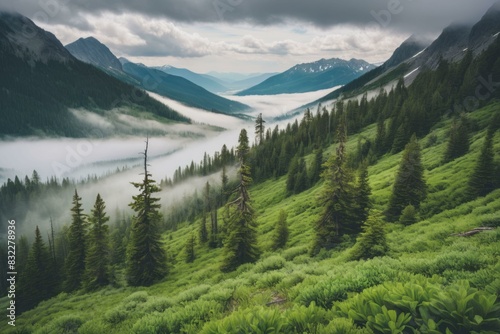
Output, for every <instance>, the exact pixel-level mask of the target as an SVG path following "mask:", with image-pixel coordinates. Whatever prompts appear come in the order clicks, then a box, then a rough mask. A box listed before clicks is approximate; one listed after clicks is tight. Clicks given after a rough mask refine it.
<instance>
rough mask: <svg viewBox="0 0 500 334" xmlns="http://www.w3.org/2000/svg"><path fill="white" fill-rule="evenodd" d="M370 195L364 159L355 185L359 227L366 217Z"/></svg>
mask: <svg viewBox="0 0 500 334" xmlns="http://www.w3.org/2000/svg"><path fill="white" fill-rule="evenodd" d="M370 195H371V188H370V184H369V183H368V163H367V162H366V161H365V162H363V163H362V164H361V169H360V172H359V178H358V184H357V186H356V200H355V203H356V205H357V210H356V214H357V217H356V219H357V223H358V224H359V225H356V226H359V227H361V224H363V223H364V222H365V221H366V220H367V219H368V214H369V212H370V209H371V201H370ZM358 232H359V230H358Z"/></svg>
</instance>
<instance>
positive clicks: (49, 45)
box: [0, 11, 74, 64]
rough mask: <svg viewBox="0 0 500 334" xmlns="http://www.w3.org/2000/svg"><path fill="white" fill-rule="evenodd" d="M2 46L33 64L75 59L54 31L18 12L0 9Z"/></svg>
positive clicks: (64, 61)
mask: <svg viewBox="0 0 500 334" xmlns="http://www.w3.org/2000/svg"><path fill="white" fill-rule="evenodd" d="M0 46H2V47H3V48H5V49H6V50H9V51H10V52H12V53H13V54H15V55H16V56H17V57H19V58H23V59H25V60H27V61H28V62H30V63H32V64H33V63H34V62H37V61H40V62H42V63H47V62H49V61H57V62H62V63H66V62H69V61H72V60H73V59H74V58H73V57H72V56H71V54H70V53H69V52H68V51H67V50H66V49H65V48H64V46H63V45H62V44H61V42H59V40H58V39H57V38H56V37H55V36H54V35H53V34H52V33H50V32H48V31H45V30H43V29H41V28H39V27H38V26H36V25H35V24H34V23H33V21H31V20H30V19H28V18H27V17H25V16H22V15H21V14H19V13H16V12H7V11H0Z"/></svg>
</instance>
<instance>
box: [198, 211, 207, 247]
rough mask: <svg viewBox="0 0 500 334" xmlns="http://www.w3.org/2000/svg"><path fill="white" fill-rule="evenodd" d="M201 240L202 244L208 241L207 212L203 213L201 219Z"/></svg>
mask: <svg viewBox="0 0 500 334" xmlns="http://www.w3.org/2000/svg"><path fill="white" fill-rule="evenodd" d="M198 232H199V240H200V244H204V243H206V242H207V241H208V231H207V216H206V214H205V213H203V214H202V216H201V220H200V228H199V231H198Z"/></svg>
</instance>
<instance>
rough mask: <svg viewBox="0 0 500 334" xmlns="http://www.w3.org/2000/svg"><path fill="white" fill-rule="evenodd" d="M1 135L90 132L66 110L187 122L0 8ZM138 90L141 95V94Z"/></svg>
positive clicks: (24, 19) (32, 25) (25, 21)
mask: <svg viewBox="0 0 500 334" xmlns="http://www.w3.org/2000/svg"><path fill="white" fill-rule="evenodd" d="M0 64H2V65H1V66H2V75H1V76H0V117H1V119H2V122H0V136H5V135H15V136H25V135H35V134H40V135H41V134H48V135H57V136H70V137H79V136H86V135H89V134H91V133H92V132H93V130H94V129H93V127H92V126H90V125H89V124H86V123H85V124H83V123H82V121H81V120H79V119H78V118H76V117H75V115H74V114H73V113H71V112H70V111H69V109H70V108H84V109H86V110H89V111H93V112H97V113H102V112H103V111H106V110H110V109H112V108H116V107H130V108H132V109H134V110H136V111H139V112H142V111H145V112H150V113H153V114H156V115H158V116H161V117H163V118H165V119H169V120H175V121H182V122H188V121H189V120H188V119H186V118H184V117H183V116H181V115H179V114H177V113H176V112H175V111H173V110H171V109H169V108H167V107H165V106H164V105H162V104H161V103H159V102H157V101H156V100H153V99H152V98H150V97H149V96H147V95H142V96H141V98H140V99H138V98H137V96H138V93H139V92H138V91H137V89H136V88H134V87H132V86H130V85H128V84H125V83H123V82H121V81H119V80H117V79H115V78H113V77H111V76H109V75H107V74H106V73H104V72H102V71H100V70H99V69H97V68H95V67H93V66H91V65H88V64H85V63H83V62H81V61H79V60H77V59H76V58H74V57H73V56H72V55H71V54H70V53H69V52H68V50H66V49H65V48H64V47H63V45H62V44H61V43H60V42H59V41H58V40H57V38H55V36H54V35H53V34H51V33H49V32H46V31H45V30H43V29H41V28H39V27H37V26H36V25H35V24H34V23H33V22H32V21H31V20H29V19H27V18H26V17H24V16H22V15H20V14H16V13H7V12H0ZM142 94H143V93H142Z"/></svg>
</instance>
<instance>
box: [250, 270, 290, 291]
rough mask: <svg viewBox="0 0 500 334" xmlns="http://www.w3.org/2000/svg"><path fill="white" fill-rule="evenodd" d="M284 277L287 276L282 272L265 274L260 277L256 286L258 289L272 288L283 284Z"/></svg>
mask: <svg viewBox="0 0 500 334" xmlns="http://www.w3.org/2000/svg"><path fill="white" fill-rule="evenodd" d="M284 277H286V274H285V273H282V272H270V273H265V274H262V275H261V276H260V279H259V281H258V282H257V284H256V286H257V288H271V287H273V286H275V285H277V284H278V283H279V282H281V280H282V279H283V278H284Z"/></svg>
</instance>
